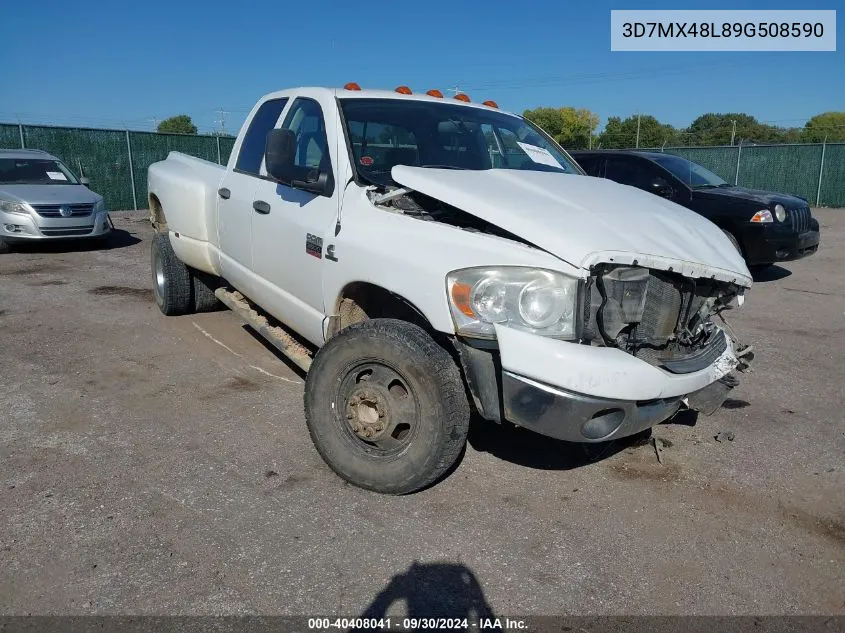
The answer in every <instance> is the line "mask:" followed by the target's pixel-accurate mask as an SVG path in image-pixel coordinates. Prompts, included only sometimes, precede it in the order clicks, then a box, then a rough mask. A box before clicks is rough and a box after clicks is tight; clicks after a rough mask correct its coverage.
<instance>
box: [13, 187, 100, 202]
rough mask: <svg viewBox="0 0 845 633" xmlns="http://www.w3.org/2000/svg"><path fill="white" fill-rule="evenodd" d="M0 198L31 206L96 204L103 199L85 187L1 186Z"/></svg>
mask: <svg viewBox="0 0 845 633" xmlns="http://www.w3.org/2000/svg"><path fill="white" fill-rule="evenodd" d="M0 198H5V199H7V200H17V201H19V202H27V203H29V204H94V203H95V202H97V201H98V200H101V199H102V198H103V197H102V196H101V195H100V194H98V193H94V192H93V191H91V190H90V189H89V188H88V187H86V186H84V185H0Z"/></svg>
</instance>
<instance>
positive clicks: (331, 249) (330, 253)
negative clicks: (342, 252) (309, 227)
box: [326, 244, 337, 262]
mask: <svg viewBox="0 0 845 633" xmlns="http://www.w3.org/2000/svg"><path fill="white" fill-rule="evenodd" d="M326 259H330V260H331V261H333V262H336V261H337V257H336V256H335V254H334V244H329V245H328V246H326Z"/></svg>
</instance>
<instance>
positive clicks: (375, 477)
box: [305, 319, 469, 494]
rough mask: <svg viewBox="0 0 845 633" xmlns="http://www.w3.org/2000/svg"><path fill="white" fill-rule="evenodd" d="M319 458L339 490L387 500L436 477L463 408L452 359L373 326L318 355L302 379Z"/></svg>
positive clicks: (454, 447) (417, 339)
mask: <svg viewBox="0 0 845 633" xmlns="http://www.w3.org/2000/svg"><path fill="white" fill-rule="evenodd" d="M305 420H306V423H307V425H308V430H309V432H310V433H311V439H312V440H313V442H314V445H315V446H316V448H317V451H318V452H319V453H320V456H321V457H322V458H323V459H324V460H325V462H326V463H327V464H328V465H329V467H331V469H332V470H334V471H335V472H336V473H337V474H338V475H340V476H341V477H342V478H344V479H345V480H347V481H348V482H350V483H352V484H354V485H356V486H359V487H361V488H366V489H368V490H374V491H376V492H382V493H387V494H406V493H410V492H414V491H416V490H419V489H421V488H424V487H425V486H427V485H429V484H431V483H433V482H434V481H436V480H437V479H439V478H440V477H441V476H442V475H443V474H444V473H445V472H446V471H447V470H448V469H449V468H450V467H451V466H452V465H453V464H454V463H455V462H456V461H457V459H458V456H459V455H460V453H461V451H462V450H463V448H464V446H465V444H466V437H467V430H468V428H469V403H468V402H467V398H466V392H465V390H464V385H463V380H462V379H461V374H460V372H459V370H458V367H457V366H456V365H455V362H454V360H453V359H452V357H451V356H450V355H449V354H448V353H447V352H446V350H444V349H443V348H442V347H441V346H439V345H438V344H437V343H435V341H434V340H433V339H432V338H431V336H429V335H428V333H426V332H425V330H423V329H422V328H420V327H418V326H416V325H413V324H411V323H407V322H405V321H398V320H395V319H373V320H370V321H364V322H362V323H358V324H355V325H352V326H349V327H348V328H346V329H344V330H342V331H341V332H340V333H338V334H337V335H336V336H334V337H332V338H331V339H330V340H329V341H328V343H326V345H325V346H324V347H323V348H322V349H320V351H319V352H318V353H317V356H316V357H315V359H314V362H313V363H312V365H311V368H310V369H309V371H308V376H307V377H306V380H305Z"/></svg>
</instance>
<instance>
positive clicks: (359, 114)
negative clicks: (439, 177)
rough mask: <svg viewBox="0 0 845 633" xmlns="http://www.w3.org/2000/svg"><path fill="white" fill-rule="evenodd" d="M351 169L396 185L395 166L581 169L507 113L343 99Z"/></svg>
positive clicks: (541, 135)
mask: <svg viewBox="0 0 845 633" xmlns="http://www.w3.org/2000/svg"><path fill="white" fill-rule="evenodd" d="M340 103H341V108H342V110H343V116H344V119H345V124H346V131H347V136H348V138H349V141H350V143H351V145H352V155H353V159H354V164H355V169H356V170H357V171H358V174H359V175H361V176H363V178H364V179H366V180H368V181H371V182H373V183H376V184H382V185H389V184H394V183H393V181H392V179H391V177H390V170H391V169H392V168H393V167H394V166H396V165H410V166H416V167H431V168H441V169H474V170H482V169H523V170H532V171H552V172H558V173H563V174H581V173H582V172H581V171H580V170H579V168H578V167H577V166H576V165H575V163H574V162H573V161H572V160H571V159H570V158H569V156H568V155H567V154H566V152H564V151H563V150H562V149H561V148H560V147H559V146H558V145H556V144H555V143H554V142H553V141H552V140H551V139H550V138H549V137H548V136H547V135H546V134H544V133H543V132H541V131H540V130H539V129H538V128H536V127H534V126H533V125H531V124H530V123H528V122H527V121H525V120H523V119H521V118H519V117H517V116H513V115H510V114H505V113H503V112H496V111H492V110H487V109H483V108H473V107H467V106H463V105H458V104H454V103H448V102H442V103H441V102H430V101H412V100H400V99H349V98H347V99H341V101H340Z"/></svg>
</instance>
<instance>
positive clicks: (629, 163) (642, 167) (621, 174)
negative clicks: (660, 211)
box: [604, 156, 652, 189]
mask: <svg viewBox="0 0 845 633" xmlns="http://www.w3.org/2000/svg"><path fill="white" fill-rule="evenodd" d="M651 172H652V170H651V169H649V164H648V162H647V161H644V160H640V159H639V158H635V157H632V156H608V157H607V159H606V161H605V169H604V177H605V178H608V179H610V180H614V181H616V182H618V183H621V184H623V185H630V186H631V187H639V188H640V189H647V188H648V185H649V182H650V180H651V179H652V173H651Z"/></svg>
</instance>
